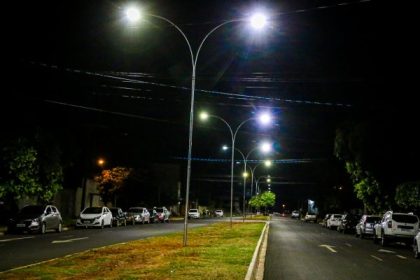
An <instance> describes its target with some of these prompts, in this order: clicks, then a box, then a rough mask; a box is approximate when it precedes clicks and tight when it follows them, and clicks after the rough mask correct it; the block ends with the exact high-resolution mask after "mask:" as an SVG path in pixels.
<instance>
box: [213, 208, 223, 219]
mask: <svg viewBox="0 0 420 280" xmlns="http://www.w3.org/2000/svg"><path fill="white" fill-rule="evenodd" d="M214 214H215V215H216V217H218V218H219V217H223V210H216V211H214Z"/></svg>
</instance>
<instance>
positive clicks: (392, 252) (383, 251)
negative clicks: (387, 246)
mask: <svg viewBox="0 0 420 280" xmlns="http://www.w3.org/2000/svg"><path fill="white" fill-rule="evenodd" d="M378 252H381V253H388V254H395V252H394V251H389V250H384V249H379V250H378Z"/></svg>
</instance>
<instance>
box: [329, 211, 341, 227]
mask: <svg viewBox="0 0 420 280" xmlns="http://www.w3.org/2000/svg"><path fill="white" fill-rule="evenodd" d="M342 216H343V215H341V214H331V216H330V217H329V219H328V220H327V228H328V229H331V228H332V227H335V228H337V227H338V226H339V225H340V223H341V217H342Z"/></svg>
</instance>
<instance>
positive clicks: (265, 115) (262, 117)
mask: <svg viewBox="0 0 420 280" xmlns="http://www.w3.org/2000/svg"><path fill="white" fill-rule="evenodd" d="M208 118H215V119H218V120H220V121H222V122H223V123H224V124H225V125H226V126H227V127H228V129H229V132H230V136H231V139H232V152H231V166H230V227H232V216H233V167H234V162H235V140H236V136H237V134H238V131H239V129H240V128H241V127H242V126H243V125H244V124H245V123H247V122H249V121H252V120H259V121H260V122H261V123H262V124H264V125H267V124H269V123H270V122H271V116H270V115H269V114H268V113H262V114H261V115H259V116H258V117H252V118H249V119H246V120H244V121H243V122H241V123H240V124H239V125H238V126H237V127H236V129H235V130H233V129H232V126H231V125H230V124H229V123H228V122H227V121H226V120H224V119H223V118H221V117H219V116H216V115H210V114H208V113H207V112H201V113H200V119H201V120H203V121H205V120H207V119H208Z"/></svg>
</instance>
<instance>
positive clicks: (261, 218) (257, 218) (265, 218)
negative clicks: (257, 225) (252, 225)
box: [246, 215, 270, 221]
mask: <svg viewBox="0 0 420 280" xmlns="http://www.w3.org/2000/svg"><path fill="white" fill-rule="evenodd" d="M246 219H247V220H254V221H269V220H270V216H264V215H253V216H249V217H246Z"/></svg>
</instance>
